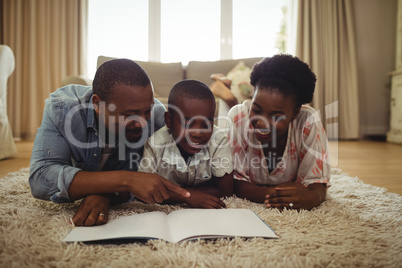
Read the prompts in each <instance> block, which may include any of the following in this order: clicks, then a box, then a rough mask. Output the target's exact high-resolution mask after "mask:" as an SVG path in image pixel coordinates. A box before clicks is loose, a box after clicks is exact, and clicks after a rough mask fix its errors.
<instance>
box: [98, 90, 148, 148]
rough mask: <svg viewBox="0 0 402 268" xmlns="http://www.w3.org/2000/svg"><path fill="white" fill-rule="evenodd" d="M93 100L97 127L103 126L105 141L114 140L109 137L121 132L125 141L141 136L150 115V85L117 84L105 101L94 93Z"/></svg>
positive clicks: (132, 140)
mask: <svg viewBox="0 0 402 268" xmlns="http://www.w3.org/2000/svg"><path fill="white" fill-rule="evenodd" d="M93 101H94V104H95V111H96V113H97V115H98V122H99V129H101V128H102V127H104V128H105V129H106V131H107V133H106V136H107V137H109V139H108V140H106V141H105V142H106V143H110V142H114V140H113V141H112V138H110V137H111V136H112V135H113V136H114V137H115V138H118V137H119V134H121V133H123V132H124V133H125V138H126V139H127V141H129V142H135V141H138V140H139V139H140V138H141V136H142V134H143V129H144V128H145V127H146V126H147V121H148V120H149V119H150V117H151V109H152V105H153V104H154V96H153V91H152V86H151V85H147V86H126V85H119V84H117V85H115V88H114V90H113V93H112V94H111V95H110V97H109V99H108V100H107V102H104V101H102V100H100V99H99V97H98V96H97V95H94V100H93ZM96 104H97V105H96ZM102 124H103V125H102Z"/></svg>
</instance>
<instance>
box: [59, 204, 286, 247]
mask: <svg viewBox="0 0 402 268" xmlns="http://www.w3.org/2000/svg"><path fill="white" fill-rule="evenodd" d="M235 236H239V237H264V238H278V236H277V235H276V234H275V233H274V232H273V231H272V230H271V228H270V227H269V226H268V225H267V224H266V223H265V222H264V221H262V220H261V219H260V218H259V217H258V216H257V214H255V213H254V212H253V211H251V210H249V209H182V210H176V211H174V212H171V213H170V214H168V215H166V214H165V213H163V212H159V211H155V212H148V213H143V214H136V215H132V216H124V217H120V218H118V219H116V220H113V221H110V222H109V223H107V224H105V225H100V226H92V227H84V226H79V227H75V228H74V229H73V230H72V231H71V232H70V233H69V234H68V235H67V236H66V237H65V238H64V240H63V241H64V242H74V241H79V242H87V241H97V240H110V239H163V240H166V241H168V242H182V241H185V240H193V239H198V238H202V239H209V238H219V237H235Z"/></svg>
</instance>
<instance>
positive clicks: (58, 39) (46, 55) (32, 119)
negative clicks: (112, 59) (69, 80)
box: [0, 0, 88, 139]
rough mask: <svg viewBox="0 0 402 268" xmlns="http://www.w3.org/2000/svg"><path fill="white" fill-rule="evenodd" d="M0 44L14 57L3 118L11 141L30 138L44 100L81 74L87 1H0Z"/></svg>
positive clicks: (35, 127)
mask: <svg viewBox="0 0 402 268" xmlns="http://www.w3.org/2000/svg"><path fill="white" fill-rule="evenodd" d="M0 5H1V11H0V13H1V16H2V18H3V20H2V24H1V26H0V27H1V36H0V38H1V40H0V42H1V43H2V44H6V45H8V46H9V47H10V48H11V49H12V50H13V52H14V55H15V72H14V74H13V75H12V76H11V77H10V81H9V91H8V95H7V96H8V98H7V103H8V109H7V110H8V116H9V120H10V124H11V128H12V131H13V134H14V136H15V137H20V138H23V139H31V138H33V137H34V136H35V134H36V131H37V128H38V127H39V125H40V123H41V120H42V113H43V108H44V100H45V99H46V98H48V96H49V94H50V93H51V92H53V91H54V90H55V89H57V88H58V87H59V85H60V83H61V81H62V80H63V79H64V78H66V77H67V76H70V75H86V73H85V70H86V28H87V5H88V3H87V0H35V1H31V0H3V1H0Z"/></svg>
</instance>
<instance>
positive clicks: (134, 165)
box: [29, 85, 166, 203]
mask: <svg viewBox="0 0 402 268" xmlns="http://www.w3.org/2000/svg"><path fill="white" fill-rule="evenodd" d="M92 95H93V93H92V87H86V86H79V85H68V86H65V87H63V88H60V89H58V90H56V91H55V92H53V93H52V94H51V95H50V98H48V99H47V100H46V101H45V109H44V112H43V119H42V124H41V126H40V127H39V129H38V132H37V134H36V137H35V142H34V146H33V150H32V156H31V164H30V175H29V184H30V186H31V191H32V195H33V196H34V197H36V198H40V199H44V200H49V199H50V200H51V201H53V202H55V203H63V202H71V200H70V198H69V196H68V188H69V187H70V184H71V182H72V180H73V178H74V176H75V174H76V173H77V172H79V171H81V170H85V171H97V170H98V166H99V162H100V160H101V154H102V145H101V144H102V143H100V142H99V137H98V136H99V130H98V127H97V120H96V117H95V110H94V109H93V104H92ZM165 111H166V109H165V107H164V106H163V105H162V104H161V103H160V102H159V101H158V100H156V99H155V105H154V106H153V108H152V112H151V118H150V120H148V127H147V128H145V129H144V130H143V137H142V138H141V140H140V141H138V142H136V143H129V142H121V143H120V144H118V145H116V147H115V148H113V151H112V152H111V153H110V155H109V157H108V159H107V161H106V163H105V165H104V166H103V168H102V170H103V171H106V170H132V171H137V170H138V165H139V161H140V158H141V157H142V151H143V146H144V144H145V141H146V140H147V138H148V137H149V136H151V135H152V133H153V132H155V131H156V130H158V129H159V128H161V127H162V126H163V125H164V124H165V123H164V116H163V114H164V112H165Z"/></svg>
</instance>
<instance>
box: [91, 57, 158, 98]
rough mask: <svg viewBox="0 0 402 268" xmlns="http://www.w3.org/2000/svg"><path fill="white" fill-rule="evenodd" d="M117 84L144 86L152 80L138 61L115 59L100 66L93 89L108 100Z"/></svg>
mask: <svg viewBox="0 0 402 268" xmlns="http://www.w3.org/2000/svg"><path fill="white" fill-rule="evenodd" d="M116 84H118V85H125V86H141V87H144V86H147V85H149V84H151V80H150V78H149V76H148V74H147V73H146V71H145V70H144V69H143V68H142V67H141V66H140V65H139V64H138V63H136V62H134V61H132V60H129V59H113V60H110V61H106V62H104V63H103V64H102V65H101V66H99V68H98V70H97V71H96V74H95V78H94V81H93V83H92V90H93V93H94V94H96V95H98V96H99V97H100V98H101V99H103V100H105V101H107V100H108V98H109V96H110V95H111V94H112V93H113V90H114V87H115V86H116Z"/></svg>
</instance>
